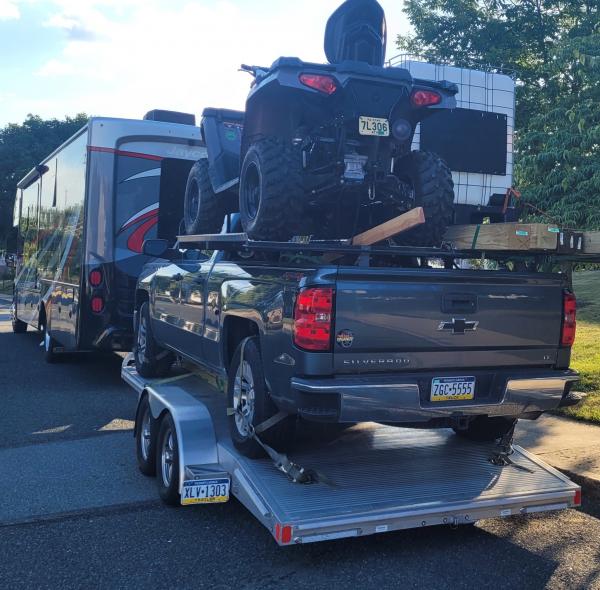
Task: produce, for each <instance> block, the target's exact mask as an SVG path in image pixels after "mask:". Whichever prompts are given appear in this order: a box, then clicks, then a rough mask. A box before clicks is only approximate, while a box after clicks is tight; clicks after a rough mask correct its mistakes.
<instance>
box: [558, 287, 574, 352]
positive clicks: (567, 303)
mask: <svg viewBox="0 0 600 590" xmlns="http://www.w3.org/2000/svg"><path fill="white" fill-rule="evenodd" d="M576 331H577V299H576V298H575V295H574V294H573V293H571V292H570V291H565V292H564V295H563V322H562V335H561V339H560V343H561V345H562V346H573V343H574V342H575V332H576Z"/></svg>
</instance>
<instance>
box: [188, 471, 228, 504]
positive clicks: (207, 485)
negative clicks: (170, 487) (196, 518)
mask: <svg viewBox="0 0 600 590" xmlns="http://www.w3.org/2000/svg"><path fill="white" fill-rule="evenodd" d="M228 500H229V478H228V477H223V478H219V479H197V480H190V481H184V482H183V489H182V490H181V503H182V504H183V505H184V506H188V505H190V504H217V503H218V502H227V501H228Z"/></svg>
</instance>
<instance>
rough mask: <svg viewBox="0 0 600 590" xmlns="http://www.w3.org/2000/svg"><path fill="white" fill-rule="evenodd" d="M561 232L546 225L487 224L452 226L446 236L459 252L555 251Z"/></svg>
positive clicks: (445, 238) (446, 239)
mask: <svg viewBox="0 0 600 590" xmlns="http://www.w3.org/2000/svg"><path fill="white" fill-rule="evenodd" d="M560 234H561V232H560V229H559V228H558V227H557V226H555V225H549V224H547V223H487V224H482V225H452V226H450V227H449V228H448V229H447V231H446V234H445V235H444V241H446V242H450V243H451V244H452V245H453V246H454V248H456V249H457V250H552V251H556V250H557V248H558V245H559V237H560Z"/></svg>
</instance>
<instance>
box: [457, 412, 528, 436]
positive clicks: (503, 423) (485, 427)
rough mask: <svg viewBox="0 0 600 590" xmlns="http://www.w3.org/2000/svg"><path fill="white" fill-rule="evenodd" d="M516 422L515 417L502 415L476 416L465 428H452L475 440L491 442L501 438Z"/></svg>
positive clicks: (459, 433) (460, 434)
mask: <svg viewBox="0 0 600 590" xmlns="http://www.w3.org/2000/svg"><path fill="white" fill-rule="evenodd" d="M517 422H518V420H517V419H516V418H506V417H504V416H477V417H476V418H475V419H473V420H471V422H469V425H468V426H467V428H466V429H464V430H459V429H458V428H454V432H456V434H458V435H459V436H461V437H463V438H466V439H468V440H472V441H475V442H493V441H495V440H498V439H499V438H502V437H503V436H504V435H505V434H506V433H507V432H508V431H509V430H510V429H511V428H512V427H513V426H514V425H515V424H516V423H517Z"/></svg>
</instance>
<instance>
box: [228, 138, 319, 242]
mask: <svg viewBox="0 0 600 590" xmlns="http://www.w3.org/2000/svg"><path fill="white" fill-rule="evenodd" d="M303 197H304V188H303V184H302V157H301V152H300V150H298V149H296V148H294V147H293V146H292V145H287V144H285V143H283V142H282V141H280V140H279V139H277V138H274V137H270V138H266V139H261V140H260V141H257V142H256V143H253V144H252V145H251V146H250V147H249V148H248V151H247V152H246V156H245V157H244V162H243V164H242V171H241V174H240V217H241V220H242V226H243V228H244V231H245V232H246V233H247V234H248V237H250V238H251V239H253V240H280V241H287V240H289V239H290V238H291V237H293V236H295V235H298V233H299V232H300V231H301V230H302V229H304V228H302V226H301V225H300V222H301V221H302V218H303V217H304V216H303ZM303 233H310V231H308V230H306V229H304V232H303Z"/></svg>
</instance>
